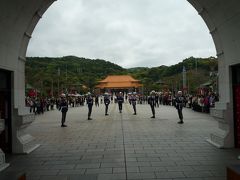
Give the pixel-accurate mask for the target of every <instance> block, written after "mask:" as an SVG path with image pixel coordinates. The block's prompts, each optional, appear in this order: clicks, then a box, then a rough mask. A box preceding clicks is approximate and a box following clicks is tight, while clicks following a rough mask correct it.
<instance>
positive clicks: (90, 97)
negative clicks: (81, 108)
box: [87, 92, 93, 120]
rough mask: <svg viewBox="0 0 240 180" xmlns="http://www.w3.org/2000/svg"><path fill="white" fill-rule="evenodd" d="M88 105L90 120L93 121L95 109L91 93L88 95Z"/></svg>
mask: <svg viewBox="0 0 240 180" xmlns="http://www.w3.org/2000/svg"><path fill="white" fill-rule="evenodd" d="M87 105H88V120H92V118H91V114H92V107H93V97H92V95H91V93H90V92H89V93H88V94H87Z"/></svg>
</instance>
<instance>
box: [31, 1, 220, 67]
mask: <svg viewBox="0 0 240 180" xmlns="http://www.w3.org/2000/svg"><path fill="white" fill-rule="evenodd" d="M215 54H216V51H215V47H214V44H213V41H212V38H211V36H210V34H209V31H208V29H207V27H206V25H205V24H204V22H203V20H202V19H201V17H200V16H199V15H198V14H197V12H196V10H195V9H194V8H193V7H192V6H191V5H190V4H189V3H188V2H187V0H58V1H56V2H55V3H54V4H53V5H52V6H51V7H50V8H49V9H48V10H47V12H46V13H45V14H44V16H43V18H42V19H41V20H40V21H39V23H38V25H37V26H36V29H35V31H34V32H33V35H32V39H31V41H30V43H29V47H28V52H27V56H44V57H45V56H50V57H62V56H67V55H75V56H78V57H86V58H91V59H97V58H98V59H105V60H108V61H111V62H114V63H116V64H118V65H121V66H123V67H125V68H129V67H153V66H160V65H172V64H176V63H178V62H180V61H182V60H183V59H185V58H187V57H190V56H194V57H209V56H215Z"/></svg>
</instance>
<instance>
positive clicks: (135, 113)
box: [131, 92, 137, 115]
mask: <svg viewBox="0 0 240 180" xmlns="http://www.w3.org/2000/svg"><path fill="white" fill-rule="evenodd" d="M136 95H137V93H136V92H133V94H132V97H131V104H132V106H133V110H134V113H133V115H137V110H136V105H137V97H136Z"/></svg>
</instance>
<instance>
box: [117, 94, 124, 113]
mask: <svg viewBox="0 0 240 180" xmlns="http://www.w3.org/2000/svg"><path fill="white" fill-rule="evenodd" d="M117 102H118V108H119V112H120V113H122V104H123V103H124V98H123V93H122V92H120V93H119V95H118V96H117Z"/></svg>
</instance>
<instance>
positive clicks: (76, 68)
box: [26, 56, 217, 94]
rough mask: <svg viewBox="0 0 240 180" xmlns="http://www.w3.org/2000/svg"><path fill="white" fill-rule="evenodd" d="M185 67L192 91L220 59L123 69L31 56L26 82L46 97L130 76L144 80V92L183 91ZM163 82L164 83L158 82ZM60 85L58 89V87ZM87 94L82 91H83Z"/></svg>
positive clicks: (76, 59) (103, 63) (97, 62)
mask: <svg viewBox="0 0 240 180" xmlns="http://www.w3.org/2000/svg"><path fill="white" fill-rule="evenodd" d="M183 66H184V67H185V69H186V71H187V81H188V84H189V86H190V90H191V91H194V90H196V88H197V87H198V86H199V85H200V84H202V83H205V82H206V81H209V80H210V76H209V73H210V72H214V71H217V59H216V58H214V57H209V58H194V57H190V58H187V59H184V60H183V61H182V62H179V63H178V64H175V65H172V66H159V67H153V68H148V67H136V68H129V69H124V68H122V67H121V66H118V65H117V64H114V63H111V62H109V61H105V60H100V59H87V58H79V57H75V56H65V57H59V58H55V57H52V58H51V57H28V58H27V62H26V83H28V84H30V85H31V86H33V87H35V88H37V89H39V90H40V91H42V92H43V93H44V94H47V92H49V91H50V89H51V88H52V86H53V89H54V91H55V93H56V92H57V90H58V87H59V89H60V90H61V89H64V88H69V87H72V86H75V87H76V86H79V88H82V86H81V85H85V86H87V88H88V89H85V91H88V90H89V89H93V88H94V86H95V85H96V84H97V81H99V80H101V79H103V78H104V77H106V76H107V75H120V74H130V75H132V76H134V77H135V78H137V79H139V80H141V81H142V83H143V84H144V87H145V89H146V90H147V91H148V90H150V89H155V90H161V88H166V87H167V88H169V89H171V88H173V87H174V88H175V89H176V88H177V89H179V88H181V82H182V70H183ZM159 82H161V83H159ZM58 84H59V86H58ZM80 90H81V91H84V90H83V89H80Z"/></svg>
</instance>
